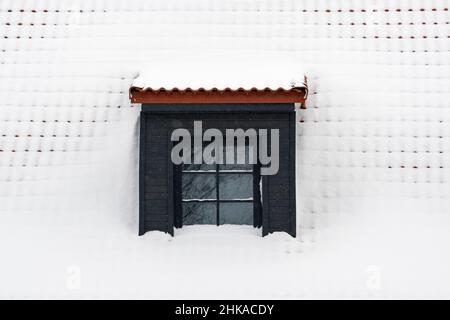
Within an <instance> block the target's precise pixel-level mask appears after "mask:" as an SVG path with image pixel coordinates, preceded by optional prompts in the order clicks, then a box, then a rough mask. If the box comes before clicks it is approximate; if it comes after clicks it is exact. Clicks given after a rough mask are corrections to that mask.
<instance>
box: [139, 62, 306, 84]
mask: <svg viewBox="0 0 450 320" xmlns="http://www.w3.org/2000/svg"><path fill="white" fill-rule="evenodd" d="M305 87H306V83H305V74H304V72H303V69H302V67H301V66H300V65H299V63H297V62H295V61H294V60H291V59H289V58H288V57H283V56H282V55H272V56H268V55H265V56H261V55H258V54H257V53H254V55H248V54H247V55H242V54H229V55H226V56H224V55H223V54H222V55H219V56H217V55H216V56H214V55H212V56H211V55H208V56H206V55H200V56H199V55H196V56H195V57H185V58H184V59H181V60H179V61H173V60H172V59H170V58H165V59H163V60H156V61H153V62H151V63H149V64H147V65H146V66H145V67H143V69H142V71H141V73H140V75H139V76H138V77H137V78H136V79H135V80H134V81H133V85H132V88H134V89H141V90H146V89H151V90H160V89H165V90H174V89H176V90H187V89H190V90H199V89H203V90H213V89H216V90H225V89H228V90H238V89H244V90H255V89H256V90H265V89H270V90H280V89H283V90H291V89H296V88H305Z"/></svg>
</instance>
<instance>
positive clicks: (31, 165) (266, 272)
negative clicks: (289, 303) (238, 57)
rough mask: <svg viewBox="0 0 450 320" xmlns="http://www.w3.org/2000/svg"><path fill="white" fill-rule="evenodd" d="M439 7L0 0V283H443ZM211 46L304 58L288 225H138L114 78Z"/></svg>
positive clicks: (428, 286) (330, 289)
mask: <svg viewBox="0 0 450 320" xmlns="http://www.w3.org/2000/svg"><path fill="white" fill-rule="evenodd" d="M448 8H449V1H447V0H426V1H425V0H401V1H387V0H361V1H327V0H303V1H294V0H286V1H275V0H274V1H271V0H257V1H245V0H231V1H222V0H191V1H187V2H186V1H181V0H164V1H162V0H161V1H159V0H158V1H144V0H127V1H121V0H72V1H59V0H2V1H0V70H1V71H0V256H1V265H0V271H1V272H0V296H1V297H61V298H67V297H141V298H142V297H163V296H164V297H171V296H178V297H207V298H212V297H224V296H232V297H238V296H239V297H288V298H289V297H314V296H326V297H447V298H448V297H449V291H448V288H449V287H450V276H449V273H448V270H449V269H450V257H449V252H450V250H449V248H448V246H449V243H450V223H449V208H450V169H449V163H450V159H449V154H450V125H449V123H450V108H449V102H448V101H450V89H449V88H450V86H449V78H450V65H449V61H450V50H449V49H450V42H449V41H448V36H449V12H448ZM210 51H215V52H219V53H220V54H222V55H227V54H228V53H229V54H234V53H235V52H238V53H239V54H247V55H251V54H253V53H256V52H257V53H261V52H262V53H272V54H275V55H282V56H289V58H290V59H293V60H295V61H298V62H299V63H301V65H303V66H304V70H303V72H304V73H305V74H307V75H308V86H309V98H308V102H307V106H308V108H307V109H306V110H301V111H300V112H299V115H298V117H299V121H301V122H299V124H300V125H299V128H298V159H299V161H298V189H297V190H298V197H297V198H298V229H299V230H298V231H299V232H298V233H299V235H300V236H299V238H298V239H295V240H293V239H288V240H287V239H286V238H285V237H281V239H278V236H271V237H269V238H265V239H261V238H259V237H257V236H256V235H254V233H253V231H252V230H247V231H248V232H247V231H245V230H241V231H242V232H243V233H244V234H241V235H239V236H238V235H236V234H235V233H234V231H232V230H228V229H227V228H225V229H224V230H223V232H220V233H218V234H216V233H215V232H210V231H208V232H203V231H201V232H197V230H196V229H186V230H181V231H179V232H177V236H176V237H175V238H174V239H170V238H168V237H165V236H161V237H159V235H154V234H150V235H148V236H145V237H143V238H138V237H137V236H136V234H137V167H138V166H137V152H138V151H137V141H138V116H139V107H138V106H131V105H130V101H129V97H128V89H129V87H130V86H131V85H132V83H133V81H134V79H135V78H136V77H137V76H138V75H139V72H140V71H141V70H144V69H145V65H147V64H148V63H152V61H162V60H164V57H172V56H174V55H178V57H179V59H180V61H181V62H182V61H183V60H182V59H183V56H188V55H192V54H191V53H190V52H200V53H201V54H205V53H204V52H210ZM221 230H222V229H221ZM159 238H161V239H159ZM231 239H233V240H231ZM183 266H186V267H184V268H183ZM254 266H259V267H260V269H258V272H259V273H258V274H257V275H256V276H255V274H254V270H255V268H254ZM80 272H81V277H82V280H81V286H78V285H77V283H78V282H77V281H76V279H77V277H76V275H77V274H79V273H80ZM275 274H282V276H279V277H276V276H274V275H275ZM262 276H264V277H265V278H266V279H268V281H269V284H268V285H263V283H262V282H260V281H259V280H258V279H260V278H261V277H262ZM291 276H293V277H294V278H292V277H291ZM167 279H169V280H167ZM211 279H218V280H217V285H215V284H214V281H211ZM292 279H294V280H292ZM168 281H169V282H168ZM167 283H169V284H172V285H171V286H166V284H167Z"/></svg>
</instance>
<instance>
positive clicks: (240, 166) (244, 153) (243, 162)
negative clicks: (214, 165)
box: [219, 145, 258, 171]
mask: <svg viewBox="0 0 450 320" xmlns="http://www.w3.org/2000/svg"><path fill="white" fill-rule="evenodd" d="M229 151H231V152H232V153H234V159H233V161H232V163H227V157H226V155H227V153H229ZM254 151H255V149H254V148H253V147H249V146H248V145H246V146H245V147H244V148H242V147H238V146H234V148H232V149H231V150H229V149H228V148H227V147H225V148H224V164H223V165H220V166H219V170H222V171H223V170H227V171H228V170H252V169H253V165H254V164H256V161H257V157H258V155H257V154H256V153H254ZM230 156H231V155H230Z"/></svg>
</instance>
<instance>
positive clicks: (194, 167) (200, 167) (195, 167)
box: [183, 146, 216, 171]
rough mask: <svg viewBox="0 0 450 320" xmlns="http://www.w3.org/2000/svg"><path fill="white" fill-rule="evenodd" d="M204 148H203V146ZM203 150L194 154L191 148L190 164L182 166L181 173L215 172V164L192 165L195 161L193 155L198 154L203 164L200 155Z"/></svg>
mask: <svg viewBox="0 0 450 320" xmlns="http://www.w3.org/2000/svg"><path fill="white" fill-rule="evenodd" d="M203 147H204V146H203ZM202 150H203V149H200V150H198V151H197V152H194V148H192V158H191V161H192V164H183V171H206V170H208V171H215V170H216V165H215V164H205V163H202V164H194V159H195V154H196V153H197V154H199V155H200V156H201V157H202V158H201V159H202V162H203V155H202V152H203V151H202Z"/></svg>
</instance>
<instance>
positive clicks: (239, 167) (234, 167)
mask: <svg viewBox="0 0 450 320" xmlns="http://www.w3.org/2000/svg"><path fill="white" fill-rule="evenodd" d="M219 170H220V171H236V172H239V171H250V172H252V171H253V165H252V164H221V165H219Z"/></svg>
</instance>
